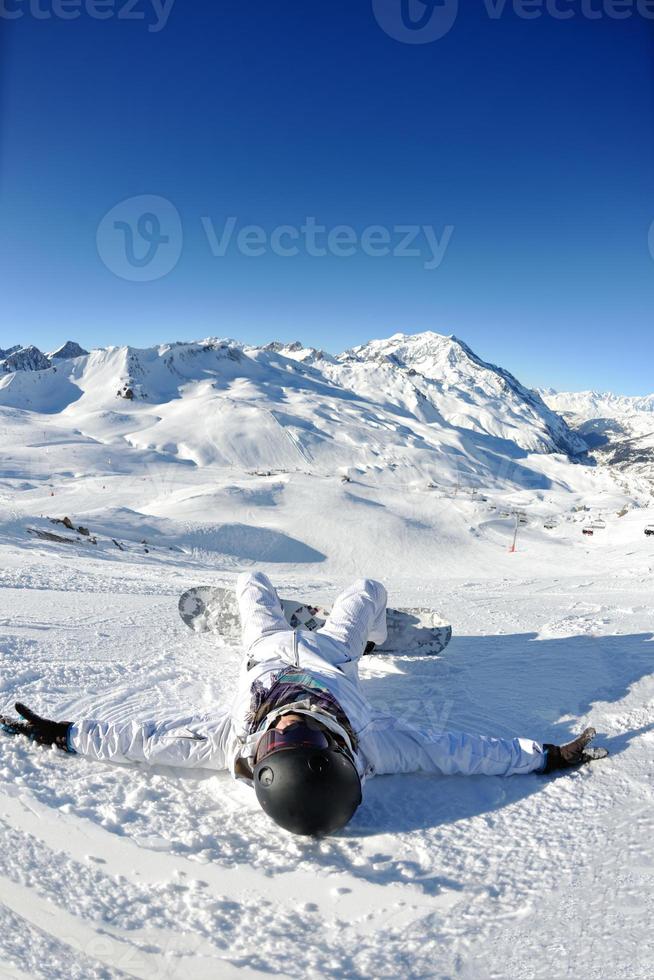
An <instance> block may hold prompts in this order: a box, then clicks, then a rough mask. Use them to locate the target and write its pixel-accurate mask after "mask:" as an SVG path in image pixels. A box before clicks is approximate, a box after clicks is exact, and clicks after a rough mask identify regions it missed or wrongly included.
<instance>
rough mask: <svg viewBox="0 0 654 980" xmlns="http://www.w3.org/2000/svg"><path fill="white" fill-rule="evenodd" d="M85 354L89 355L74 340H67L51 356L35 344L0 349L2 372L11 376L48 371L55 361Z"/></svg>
mask: <svg viewBox="0 0 654 980" xmlns="http://www.w3.org/2000/svg"><path fill="white" fill-rule="evenodd" d="M85 354H88V351H87V350H84V348H83V347H80V345H79V344H77V343H75V341H74V340H67V341H66V343H65V344H62V345H61V347H59V348H57V350H56V351H53V352H52V353H51V354H44V353H43V351H40V350H39V348H38V347H34V345H33V344H30V345H29V346H28V347H22V346H21V345H20V344H16V345H15V346H14V347H10V348H9V349H8V350H1V349H0V372H3V373H4V374H10V373H11V372H13V371H47V369H48V368H49V367H52V362H53V361H59V360H70V359H71V358H73V357H82V356H83V355H85Z"/></svg>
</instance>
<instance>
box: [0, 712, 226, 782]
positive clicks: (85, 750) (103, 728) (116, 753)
mask: <svg viewBox="0 0 654 980" xmlns="http://www.w3.org/2000/svg"><path fill="white" fill-rule="evenodd" d="M16 711H17V712H18V714H19V715H20V716H21V717H20V719H15V718H7V717H1V718H0V728H1V729H2V730H3V731H4V732H5V734H8V735H24V736H26V737H27V738H29V739H30V740H31V741H33V742H38V743H39V744H41V745H56V746H57V748H60V749H62V750H63V751H65V752H73V753H77V754H79V755H85V756H87V757H89V758H92V759H97V760H99V761H102V762H140V763H147V764H148V765H151V766H182V767H186V768H199V769H227V768H228V766H229V741H230V734H231V719H230V715H229V712H228V711H227V710H225V711H224V713H222V714H220V715H218V716H217V717H214V718H211V719H210V720H203V719H198V718H197V717H192V716H187V717H184V718H177V719H162V718H152V719H150V720H147V721H123V722H121V721H112V722H109V721H97V720H95V719H90V718H87V719H83V720H80V721H76V722H70V721H61V722H59V721H51V720H50V719H48V718H43V717H41V716H40V715H37V714H36V713H35V712H34V711H32V710H31V709H30V708H27V707H26V706H25V705H24V704H21V702H17V703H16Z"/></svg>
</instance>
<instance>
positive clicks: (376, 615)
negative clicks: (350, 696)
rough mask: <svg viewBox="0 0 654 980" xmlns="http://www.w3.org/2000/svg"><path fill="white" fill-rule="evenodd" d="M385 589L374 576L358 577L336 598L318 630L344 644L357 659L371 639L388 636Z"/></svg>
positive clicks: (349, 656) (377, 642)
mask: <svg viewBox="0 0 654 980" xmlns="http://www.w3.org/2000/svg"><path fill="white" fill-rule="evenodd" d="M386 598H387V596H386V589H385V588H384V586H383V585H382V584H381V582H375V581H374V580H373V579H359V581H357V582H354V583H353V584H352V585H351V586H350V587H349V588H348V589H346V590H345V592H341V594H340V595H339V597H338V598H337V600H336V602H335V603H334V606H333V608H332V611H331V613H330V614H329V618H328V619H327V622H326V623H325V625H324V626H323V627H322V628H321V629H320V630H319V631H318V632H319V633H321V634H323V635H325V636H329V637H330V638H331V639H333V640H336V641H337V643H340V644H342V645H343V646H344V647H345V648H346V650H347V655H348V658H349V659H350V660H358V659H359V658H360V657H361V655H362V654H363V651H364V649H365V646H366V643H367V642H368V641H369V640H371V641H372V642H373V643H375V644H377V645H380V644H381V643H383V642H384V640H385V639H386Z"/></svg>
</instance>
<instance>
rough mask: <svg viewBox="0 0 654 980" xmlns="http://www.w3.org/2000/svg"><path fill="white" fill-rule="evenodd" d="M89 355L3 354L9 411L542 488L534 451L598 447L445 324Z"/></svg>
mask: <svg viewBox="0 0 654 980" xmlns="http://www.w3.org/2000/svg"><path fill="white" fill-rule="evenodd" d="M27 350H31V351H32V353H31V354H29V355H27V354H26V353H25V351H27ZM79 350H81V348H79V347H78V345H76V344H74V343H73V342H71V341H69V342H67V343H66V344H65V345H64V346H63V347H62V348H59V350H58V351H55V352H54V353H53V354H51V355H50V357H49V359H48V358H45V355H43V354H41V352H36V353H35V351H36V349H35V348H32V349H28V348H22V349H21V350H20V351H18V352H16V353H15V354H12V355H10V356H9V358H7V359H5V361H3V362H0V406H2V405H4V406H7V407H13V408H17V409H21V410H27V411H36V412H42V413H46V414H48V415H56V414H59V415H60V416H61V418H62V420H65V421H66V424H71V425H74V426H75V427H76V428H77V429H79V431H81V432H83V433H84V434H85V435H87V436H88V437H90V438H93V439H94V440H98V441H100V442H103V443H106V444H120V443H121V442H122V443H123V444H124V443H127V444H128V445H130V446H132V447H134V448H139V449H143V450H149V451H152V450H154V451H156V452H159V453H163V454H166V455H169V456H174V457H177V458H178V459H180V460H190V461H192V462H193V463H195V464H196V465H198V466H203V465H208V464H212V463H213V464H219V465H224V466H237V467H245V468H248V467H253V468H255V467H268V468H276V469H293V468H303V469H307V470H310V471H312V472H314V471H315V472H318V471H320V472H334V471H338V472H347V471H348V470H349V469H350V468H355V469H359V470H361V471H364V470H366V469H374V470H375V471H377V472H393V471H395V470H397V469H404V470H406V472H407V478H410V479H413V478H415V477H416V476H417V475H419V474H421V473H422V474H426V475H428V476H429V477H430V479H432V480H435V481H437V482H442V483H444V484H456V483H458V482H459V481H460V480H462V481H464V482H468V483H470V484H485V483H488V482H489V481H493V480H499V481H500V482H502V481H504V482H508V483H518V484H524V483H528V482H529V480H532V482H533V483H534V485H539V484H542V483H543V480H544V477H543V476H542V475H538V474H537V473H533V472H532V471H531V469H530V465H529V456H530V454H540V455H544V454H562V455H564V456H569V455H578V454H581V453H583V452H585V451H586V448H587V447H586V444H585V443H584V441H583V439H581V438H580V437H579V436H578V435H576V434H575V433H573V432H572V431H571V430H570V428H569V427H568V426H567V424H566V423H565V422H564V421H563V419H562V418H561V417H560V416H559V415H557V414H556V412H555V411H552V410H551V409H550V408H548V406H547V405H546V404H545V403H544V401H543V400H542V399H541V397H540V396H539V395H538V394H537V393H535V392H533V391H531V390H530V389H528V388H526V387H525V386H524V385H522V384H521V383H520V382H519V381H518V380H517V379H516V378H515V377H514V376H513V375H512V374H510V373H509V372H508V371H506V370H504V369H502V368H499V367H496V366H495V365H493V364H489V363H486V362H485V361H483V360H481V358H479V357H477V355H476V354H474V352H473V351H472V350H471V349H470V348H469V347H468V346H467V345H466V344H464V343H463V342H462V341H460V340H458V339H457V338H456V337H446V336H443V335H441V334H436V333H433V332H425V333H421V334H415V335H406V334H395V335H394V336H393V337H390V338H388V339H385V340H374V341H370V342H369V343H367V344H362V345H359V346H357V347H354V348H352V349H350V350H347V351H344V352H343V353H342V354H339V355H337V356H333V355H331V354H328V353H326V352H324V351H320V350H317V349H316V348H312V347H304V346H303V345H302V344H301V343H300V342H299V341H296V342H293V343H291V344H284V343H280V342H272V343H270V344H267V345H265V346H262V347H256V346H249V345H246V344H242V343H239V342H237V341H234V340H229V339H218V338H208V339H206V340H203V341H197V342H192V343H182V342H179V343H171V344H162V345H159V346H156V347H151V348H146V349H137V348H133V347H109V348H106V349H97V350H93V351H92V352H91V353H90V354H86V353H82V354H80V353H78V352H79ZM37 354H38V355H39V356H38V357H37ZM12 357H13V358H14V360H13V361H11V360H10V359H11V358H12ZM40 358H41V359H43V360H40ZM43 361H45V362H46V363H47V366H44V365H43ZM8 362H9V364H8ZM3 364H5V365H8V366H5V367H2V365H3ZM39 365H41V366H39Z"/></svg>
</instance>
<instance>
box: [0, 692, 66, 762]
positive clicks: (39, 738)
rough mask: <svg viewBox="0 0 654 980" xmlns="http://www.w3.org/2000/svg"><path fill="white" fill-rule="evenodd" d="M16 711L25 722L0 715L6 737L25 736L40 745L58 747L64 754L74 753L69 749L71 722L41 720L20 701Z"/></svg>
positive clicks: (17, 703)
mask: <svg viewBox="0 0 654 980" xmlns="http://www.w3.org/2000/svg"><path fill="white" fill-rule="evenodd" d="M14 707H15V708H16V711H17V712H18V714H19V715H20V716H21V718H24V719H25V721H18V720H17V719H15V718H5V717H3V716H2V715H0V728H1V729H2V731H3V732H4V733H5V735H25V736H26V737H27V738H29V739H31V740H32V741H33V742H38V743H39V744H40V745H56V746H57V748H58V749H62V750H63V751H64V752H72V751H73V749H69V748H68V731H69V729H70V727H71V725H72V722H71V721H49V720H48V719H47V718H41V716H40V715H37V714H36V713H35V712H34V711H31V710H30V709H29V708H27V707H26V706H25V705H24V704H21V703H20V701H17V702H16V704H15V705H14Z"/></svg>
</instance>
